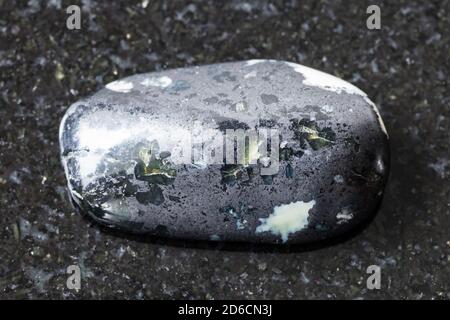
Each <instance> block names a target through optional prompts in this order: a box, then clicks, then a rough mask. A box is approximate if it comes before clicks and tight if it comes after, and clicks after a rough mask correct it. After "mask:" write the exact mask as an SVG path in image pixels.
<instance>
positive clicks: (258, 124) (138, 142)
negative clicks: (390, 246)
mask: <svg viewBox="0 0 450 320" xmlns="http://www.w3.org/2000/svg"><path fill="white" fill-rule="evenodd" d="M230 133H234V134H237V135H239V134H240V133H245V134H247V136H248V141H247V143H242V141H241V142H240V141H239V138H238V140H237V142H236V146H235V147H234V148H226V146H230V145H234V144H229V142H230V141H232V140H233V136H231V135H230ZM223 139H224V140H223ZM223 141H226V142H225V143H223ZM243 141H246V140H243ZM60 143H61V150H62V162H63V165H64V168H65V172H66V177H67V180H68V185H69V190H70V195H71V197H72V199H73V200H74V203H75V205H76V206H77V207H79V208H80V209H81V210H82V212H85V213H87V214H88V215H90V216H91V217H92V218H93V219H94V220H96V221H98V222H99V223H102V224H104V225H107V226H110V227H117V228H120V229H124V230H127V231H131V232H135V233H150V234H157V235H163V236H167V237H176V238H185V239H200V240H214V241H217V240H224V241H250V242H269V243H285V242H289V243H304V242H309V241H316V240H321V239H325V238H329V237H332V236H336V235H340V234H342V233H344V232H346V231H348V230H350V229H353V228H354V227H355V226H357V225H358V224H360V223H361V222H362V221H364V220H366V219H367V218H369V217H370V216H371V215H372V214H373V213H374V212H375V210H376V208H377V206H378V204H379V203H380V200H381V198H382V194H383V188H384V185H385V183H386V180H387V176H388V171H389V170H388V169H389V147H388V136H387V133H386V130H385V128H384V125H383V122H382V120H381V118H380V115H379V113H378V111H377V109H376V107H375V105H374V104H373V103H372V102H371V101H370V100H369V99H368V98H367V96H366V95H365V94H364V93H363V92H362V91H361V90H359V89H358V88H356V87H354V86H353V85H351V84H349V83H348V82H345V81H343V80H341V79H338V78H336V77H333V76H331V75H329V74H326V73H323V72H320V71H317V70H314V69H311V68H308V67H304V66H301V65H298V64H293V63H289V62H283V61H273V60H250V61H244V62H236V63H224V64H215V65H208V66H202V67H195V68H185V69H175V70H168V71H164V72H158V73H149V74H141V75H135V76H132V77H128V78H125V79H122V80H118V81H115V82H113V83H110V84H108V85H107V86H106V88H105V89H103V90H101V91H100V92H98V93H96V94H95V95H93V96H92V97H89V98H88V99H85V100H82V101H79V102H77V103H75V104H74V105H72V106H71V107H70V109H69V110H68V111H67V113H66V115H65V117H64V119H63V120H62V123H61V128H60ZM224 146H225V147H224ZM230 150H231V151H232V152H233V151H234V152H235V157H236V158H235V159H233V160H235V161H234V162H233V161H231V163H230V161H227V162H226V163H225V162H224V161H223V158H226V159H228V160H230V159H232V158H233V157H232V158H229V157H228V156H229V152H230ZM200 151H203V153H201V152H200ZM266 151H268V152H266ZM199 155H202V156H201V157H200V156H199ZM227 157H228V158H227Z"/></svg>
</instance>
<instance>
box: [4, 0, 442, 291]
mask: <svg viewBox="0 0 450 320" xmlns="http://www.w3.org/2000/svg"><path fill="white" fill-rule="evenodd" d="M76 3H78V4H81V6H82V10H83V11H82V29H81V30H79V31H69V30H67V29H66V27H65V22H66V21H65V19H66V17H67V15H66V14H65V8H66V7H67V6H68V5H69V4H76ZM369 4H378V5H380V7H381V13H382V28H381V30H368V29H367V28H366V18H367V16H368V15H367V14H366V8H367V6H368V5H369ZM449 30H450V2H449V1H426V2H425V1H395V2H393V1H390V2H389V3H387V2H380V1H370V2H365V1H352V3H350V1H294V0H292V1H286V2H283V1H274V2H267V1H260V2H250V1H248V2H241V1H226V2H225V1H223V2H220V3H218V1H153V0H150V1H142V0H141V1H114V2H112V1H102V2H94V1H89V0H84V1H82V3H80V2H79V1H59V0H52V1H38V0H31V1H7V0H0V119H1V126H0V215H1V218H0V239H1V245H0V298H3V299H12V298H187V299H191V298H207V299H212V298H214V299H220V298H236V299H241V298H249V299H252V298H294V299H305V298H310V299H317V298H325V299H327V298H346V299H355V298H364V299H370V298H375V299H378V298H396V299H406V298H408V299H430V298H435V299H449V298H450V272H449V271H450V268H449V266H450V235H449V232H448V230H449V227H450V187H449V178H450V160H449V150H450V148H449V147H450V146H449V144H450V133H449V132H450V130H449V129H450V125H449V122H450V91H449V81H448V79H449V76H450V58H449V56H450V35H449V32H450V31H449ZM253 58H275V59H282V60H290V61H294V62H299V63H302V64H305V65H308V66H311V67H315V68H318V69H321V70H324V71H327V72H330V73H332V74H334V75H337V76H340V77H342V78H344V79H345V80H349V81H351V82H352V83H353V84H355V85H357V86H358V87H360V88H361V89H363V90H364V91H366V92H367V93H368V94H369V96H370V97H371V98H372V99H373V100H374V101H375V102H376V103H377V104H378V105H379V109H380V112H381V114H382V116H383V118H384V120H385V123H386V126H387V129H388V131H389V133H390V137H391V151H392V166H391V177H390V182H389V184H388V187H387V190H386V194H385V198H384V201H383V204H382V206H381V208H380V210H379V213H378V214H377V216H376V217H375V219H374V220H373V221H372V223H371V224H370V225H368V226H367V228H365V229H363V230H362V231H361V232H358V233H357V234H355V235H354V236H353V237H350V238H347V239H344V240H343V241H341V242H339V243H335V244H327V245H325V246H323V245H322V246H320V247H318V246H314V247H311V246H310V247H291V248H288V249H284V250H280V249H277V248H274V247H266V246H263V247H260V246H244V245H223V244H213V245H211V244H208V243H184V242H174V241H165V240H162V239H154V238H152V239H148V238H147V239H142V238H135V237H125V236H123V235H120V234H114V233H111V232H105V231H103V230H100V229H99V228H97V227H96V226H94V225H91V224H90V223H89V222H88V221H86V219H84V218H82V217H81V216H80V215H79V214H77V213H75V212H74V210H73V208H72V207H71V205H70V203H69V201H68V199H67V193H66V190H65V180H64V174H63V170H62V168H61V165H60V161H59V146H58V126H59V121H60V119H61V117H62V115H63V114H64V112H65V109H66V108H67V106H68V105H70V104H71V103H72V102H74V101H76V100H78V99H79V98H80V97H83V96H87V95H89V94H92V93H94V92H95V91H97V90H98V89H99V88H101V87H102V86H103V85H104V84H106V83H108V82H110V81H112V80H114V79H117V78H121V77H123V76H127V75H131V74H134V73H137V72H148V71H153V70H162V69H165V68H173V67H181V66H191V65H196V64H207V63H214V62H222V61H234V60H244V59H253ZM71 264H77V265H79V266H80V267H81V270H82V275H83V277H82V289H81V290H80V291H79V292H75V291H72V290H69V289H67V287H66V280H67V275H66V274H65V270H66V268H67V267H68V266H69V265H71ZM372 264H377V265H379V266H380V267H381V272H382V278H381V281H382V282H381V289H380V290H375V291H370V290H367V289H366V283H365V282H366V278H367V276H368V275H367V274H366V268H367V267H368V266H369V265H372Z"/></svg>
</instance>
